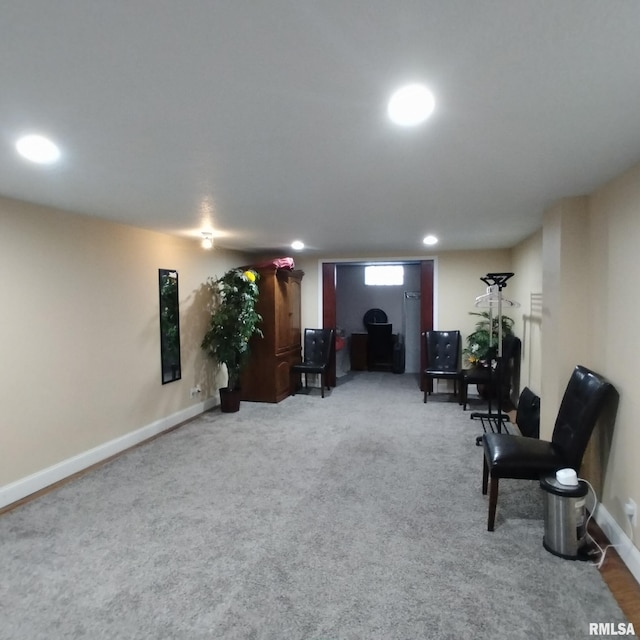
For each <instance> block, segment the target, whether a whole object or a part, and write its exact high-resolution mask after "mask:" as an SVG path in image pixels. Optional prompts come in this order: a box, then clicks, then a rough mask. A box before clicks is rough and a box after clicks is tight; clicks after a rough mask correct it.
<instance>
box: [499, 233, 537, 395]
mask: <svg viewBox="0 0 640 640" xmlns="http://www.w3.org/2000/svg"><path fill="white" fill-rule="evenodd" d="M513 271H514V273H515V276H514V277H513V279H512V280H511V281H509V283H508V284H507V288H506V289H505V291H504V293H505V295H506V296H507V297H509V298H513V299H514V300H516V301H518V302H519V303H520V307H519V308H518V309H513V310H510V311H509V314H510V315H511V316H512V317H513V318H514V319H516V327H517V331H516V333H517V334H518V336H519V337H520V339H521V340H522V360H521V369H520V389H521V390H522V389H523V388H524V387H529V388H530V389H531V390H532V391H533V392H534V393H536V394H538V395H540V394H541V389H542V230H540V231H538V232H536V233H534V234H533V235H531V236H530V237H529V238H527V239H526V240H524V241H522V242H521V243H520V244H518V245H517V246H516V247H514V249H513Z"/></svg>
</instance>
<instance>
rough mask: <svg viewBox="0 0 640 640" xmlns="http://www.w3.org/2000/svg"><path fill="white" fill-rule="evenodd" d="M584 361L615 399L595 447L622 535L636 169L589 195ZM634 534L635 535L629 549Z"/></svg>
mask: <svg viewBox="0 0 640 640" xmlns="http://www.w3.org/2000/svg"><path fill="white" fill-rule="evenodd" d="M588 220H589V232H590V235H589V245H588V246H589V251H588V253H589V262H590V265H591V269H590V272H589V279H588V280H585V281H584V288H585V295H586V297H587V300H588V310H587V313H588V317H589V318H590V324H589V333H588V335H587V338H586V345H585V351H588V352H589V362H590V363H591V364H592V366H593V367H594V368H595V369H596V370H598V371H601V372H602V373H603V374H605V375H606V376H607V377H608V378H609V379H610V380H611V382H613V384H614V385H615V387H616V389H617V390H618V392H619V394H620V405H619V408H618V415H617V421H616V424H615V427H614V429H613V432H612V433H611V434H608V435H607V434H605V437H603V438H601V442H603V443H607V444H608V445H609V446H608V447H607V449H605V450H604V451H602V452H601V455H602V457H603V464H604V465H605V471H606V473H605V478H604V489H603V500H604V504H605V506H606V507H607V509H608V510H609V511H610V513H611V514H612V515H613V516H614V518H615V519H616V521H617V522H618V523H620V524H621V526H622V528H623V529H624V531H625V532H627V534H628V532H629V529H628V524H627V522H626V518H625V516H624V512H623V505H624V503H625V501H626V500H627V498H628V497H631V498H633V499H634V500H635V502H636V504H638V505H640V464H639V463H638V452H640V427H639V426H638V424H639V422H638V420H639V416H640V395H639V394H638V392H637V389H636V388H635V387H636V378H635V375H634V371H635V369H636V367H637V364H638V340H637V338H636V336H637V332H638V318H640V298H639V297H638V283H640V260H638V247H639V246H640V166H638V167H635V168H634V169H632V170H631V171H629V172H627V173H625V174H624V175H622V176H620V177H618V178H616V179H615V180H613V181H612V182H610V183H609V184H607V185H605V186H604V187H603V188H602V189H599V190H598V191H596V192H595V193H594V194H593V195H592V196H591V197H590V199H589V202H588ZM639 534H640V530H639V529H638V527H636V529H635V540H636V546H638V542H637V541H638V540H639V538H640V535H639Z"/></svg>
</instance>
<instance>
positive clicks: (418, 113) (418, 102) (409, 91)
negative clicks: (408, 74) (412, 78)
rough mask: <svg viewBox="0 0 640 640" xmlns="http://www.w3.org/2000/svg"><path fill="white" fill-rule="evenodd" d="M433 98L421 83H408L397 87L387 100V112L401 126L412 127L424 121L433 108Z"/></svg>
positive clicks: (434, 103)
mask: <svg viewBox="0 0 640 640" xmlns="http://www.w3.org/2000/svg"><path fill="white" fill-rule="evenodd" d="M435 105H436V102H435V99H434V97H433V94H432V93H431V91H429V89H427V87H425V86H424V85H422V84H409V85H406V86H404V87H401V88H400V89H398V90H397V91H396V92H395V93H394V94H393V95H392V96H391V99H390V100H389V104H388V105H387V114H388V115H389V118H390V119H391V121H392V122H394V123H395V124H398V125H400V126H401V127H413V126H415V125H418V124H420V123H421V122H424V121H425V120H426V119H427V118H428V117H429V116H430V115H431V114H432V113H433V110H434V109H435Z"/></svg>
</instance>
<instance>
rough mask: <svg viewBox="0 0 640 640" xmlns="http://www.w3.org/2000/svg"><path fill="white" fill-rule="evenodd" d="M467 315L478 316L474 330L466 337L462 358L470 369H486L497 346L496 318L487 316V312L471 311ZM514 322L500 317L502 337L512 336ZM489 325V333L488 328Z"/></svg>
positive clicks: (505, 317) (508, 318)
mask: <svg viewBox="0 0 640 640" xmlns="http://www.w3.org/2000/svg"><path fill="white" fill-rule="evenodd" d="M469 315H472V316H479V318H480V319H479V320H478V322H476V326H475V330H474V331H473V332H472V333H470V334H469V335H468V336H467V346H466V347H465V348H464V349H463V350H462V356H463V358H464V360H465V362H466V363H467V364H468V365H469V366H470V367H488V366H490V365H491V361H492V360H493V359H494V358H495V356H496V352H497V346H498V317H497V316H493V317H491V316H490V315H489V312H488V311H482V312H478V311H471V312H470V314H469ZM513 324H514V320H513V319H512V318H510V317H509V316H505V315H503V316H502V337H503V338H506V337H507V336H512V335H513ZM490 325H491V332H489V326H490Z"/></svg>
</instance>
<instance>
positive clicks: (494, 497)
mask: <svg viewBox="0 0 640 640" xmlns="http://www.w3.org/2000/svg"><path fill="white" fill-rule="evenodd" d="M497 504H498V478H491V485H490V488H489V518H488V520H487V531H493V528H494V525H495V522H496V505H497Z"/></svg>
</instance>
